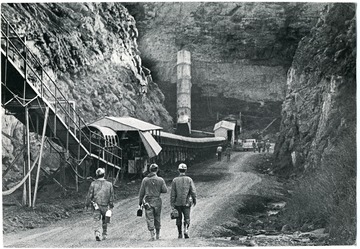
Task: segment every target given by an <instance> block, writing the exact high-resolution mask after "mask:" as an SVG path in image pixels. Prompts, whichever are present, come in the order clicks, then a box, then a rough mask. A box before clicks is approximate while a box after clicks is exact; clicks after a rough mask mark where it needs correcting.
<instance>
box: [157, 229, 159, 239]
mask: <svg viewBox="0 0 360 249" xmlns="http://www.w3.org/2000/svg"><path fill="white" fill-rule="evenodd" d="M156 239H160V229H156Z"/></svg>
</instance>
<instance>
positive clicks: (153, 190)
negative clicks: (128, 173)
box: [139, 163, 167, 240]
mask: <svg viewBox="0 0 360 249" xmlns="http://www.w3.org/2000/svg"><path fill="white" fill-rule="evenodd" d="M158 170H159V167H158V165H157V164H155V163H153V164H151V165H150V167H149V171H150V173H149V174H148V175H147V176H146V177H145V178H144V179H143V180H142V182H141V186H140V191H139V206H141V205H143V206H144V208H145V217H146V223H147V227H148V229H149V231H150V236H151V237H150V240H155V232H156V239H159V238H160V227H161V222H160V218H161V206H162V200H161V198H160V194H161V193H166V192H167V187H166V184H165V181H164V179H163V178H162V177H159V176H157V172H158ZM154 230H155V231H154Z"/></svg>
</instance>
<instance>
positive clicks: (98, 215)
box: [93, 205, 108, 235]
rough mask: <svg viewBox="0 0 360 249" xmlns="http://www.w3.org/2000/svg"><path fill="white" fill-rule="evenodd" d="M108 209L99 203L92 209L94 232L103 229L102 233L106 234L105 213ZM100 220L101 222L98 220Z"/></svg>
mask: <svg viewBox="0 0 360 249" xmlns="http://www.w3.org/2000/svg"><path fill="white" fill-rule="evenodd" d="M107 210H108V206H107V205H106V206H104V205H99V209H97V210H94V213H93V229H94V231H95V233H96V232H99V233H100V231H101V228H102V231H103V233H102V234H103V235H107V223H106V221H105V214H106V211H107ZM100 221H101V222H100Z"/></svg>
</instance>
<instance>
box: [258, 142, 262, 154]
mask: <svg viewBox="0 0 360 249" xmlns="http://www.w3.org/2000/svg"><path fill="white" fill-rule="evenodd" d="M262 147H263V143H262V141H258V143H257V148H258V152H259V153H261V150H262Z"/></svg>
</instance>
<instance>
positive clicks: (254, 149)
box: [252, 141, 256, 153]
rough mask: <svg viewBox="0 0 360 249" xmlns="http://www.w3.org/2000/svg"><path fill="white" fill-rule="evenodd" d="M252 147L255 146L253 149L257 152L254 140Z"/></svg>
mask: <svg viewBox="0 0 360 249" xmlns="http://www.w3.org/2000/svg"><path fill="white" fill-rule="evenodd" d="M252 147H253V150H254V153H255V152H256V143H255V141H253V142H252Z"/></svg>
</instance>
